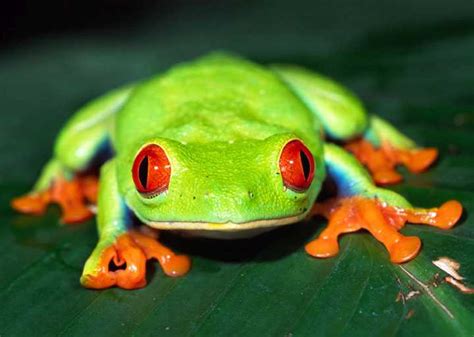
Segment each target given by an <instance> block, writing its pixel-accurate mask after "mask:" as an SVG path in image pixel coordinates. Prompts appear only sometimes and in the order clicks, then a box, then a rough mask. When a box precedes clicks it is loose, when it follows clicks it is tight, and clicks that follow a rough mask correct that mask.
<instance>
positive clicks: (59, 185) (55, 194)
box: [11, 176, 98, 224]
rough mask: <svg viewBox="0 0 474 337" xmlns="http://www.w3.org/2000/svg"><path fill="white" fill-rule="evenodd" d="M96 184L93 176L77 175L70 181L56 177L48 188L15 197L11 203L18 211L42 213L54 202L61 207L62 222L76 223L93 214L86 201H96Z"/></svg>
mask: <svg viewBox="0 0 474 337" xmlns="http://www.w3.org/2000/svg"><path fill="white" fill-rule="evenodd" d="M97 186H98V180H97V178H96V177H95V176H85V177H80V176H77V177H75V178H74V179H73V180H72V181H67V180H66V179H64V178H57V179H56V180H55V181H54V182H53V184H52V185H51V187H50V188H49V189H47V190H45V191H42V192H33V193H30V194H27V195H24V196H22V197H19V198H15V199H13V200H12V202H11V205H12V207H13V209H15V210H16V211H18V212H20V213H25V214H31V215H42V214H44V212H45V211H46V208H47V207H48V205H49V204H51V203H56V204H58V205H59V206H60V207H61V210H62V217H61V221H62V222H63V223H67V224H72V223H78V222H82V221H85V220H87V219H89V218H91V217H92V216H93V215H94V214H93V213H92V211H91V210H90V209H89V208H88V207H87V202H89V203H95V202H96V201H97Z"/></svg>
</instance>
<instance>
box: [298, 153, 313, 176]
mask: <svg viewBox="0 0 474 337" xmlns="http://www.w3.org/2000/svg"><path fill="white" fill-rule="evenodd" d="M300 159H301V166H303V174H304V179H305V180H308V178H309V173H310V172H309V171H310V169H311V165H310V163H309V159H308V156H306V153H304V152H303V151H300Z"/></svg>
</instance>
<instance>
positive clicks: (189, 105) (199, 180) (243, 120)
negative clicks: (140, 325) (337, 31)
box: [35, 54, 415, 277]
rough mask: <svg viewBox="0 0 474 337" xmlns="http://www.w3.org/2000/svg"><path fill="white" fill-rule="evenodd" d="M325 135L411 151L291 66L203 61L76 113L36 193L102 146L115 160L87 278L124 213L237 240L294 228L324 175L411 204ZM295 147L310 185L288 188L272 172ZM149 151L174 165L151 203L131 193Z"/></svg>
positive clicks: (217, 58)
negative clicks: (310, 162) (300, 146)
mask: <svg viewBox="0 0 474 337" xmlns="http://www.w3.org/2000/svg"><path fill="white" fill-rule="evenodd" d="M325 135H328V136H329V137H330V138H331V139H335V140H340V141H344V140H348V139H351V138H354V137H356V136H360V135H363V136H364V138H366V140H368V141H370V142H371V143H372V144H374V145H378V144H379V143H380V141H381V135H383V137H384V140H388V141H390V142H391V143H392V144H394V145H395V146H397V147H399V148H403V149H408V148H413V147H415V144H414V143H413V142H412V141H411V140H409V139H408V138H406V137H405V136H403V135H402V134H400V133H399V132H398V131H397V130H396V129H395V128H393V127H392V126H391V125H389V124H388V123H387V122H385V121H383V120H381V119H380V118H377V117H374V116H370V115H368V114H367V113H366V112H365V110H364V108H363V106H362V104H361V103H360V101H359V100H358V99H357V98H356V97H355V96H354V95H353V94H351V93H350V92H349V91H348V90H346V89H344V88H343V87H341V86H340V85H338V84H336V83H335V82H333V81H331V80H330V79H328V78H325V77H323V76H321V75H318V74H315V73H312V72H310V71H307V70H304V69H302V68H298V67H293V66H277V65H275V66H272V67H270V68H266V67H262V66H260V65H257V64H254V63H251V62H249V61H247V60H243V59H241V58H238V57H235V56H230V55H225V54H211V55H208V56H206V57H204V58H201V59H198V60H196V61H193V62H190V63H185V64H182V65H178V66H176V67H174V68H172V69H171V70H169V71H167V72H166V73H164V74H161V75H158V76H156V77H154V78H151V79H150V80H147V81H144V82H141V83H138V84H136V85H132V86H128V87H125V88H121V89H118V90H116V91H113V92H111V93H109V94H107V95H105V96H103V97H100V98H98V99H97V100H95V101H93V102H91V103H90V104H88V105H87V106H85V107H84V108H82V109H81V110H79V111H78V113H76V115H74V117H73V118H72V119H71V120H70V121H69V122H68V123H67V125H66V126H65V128H64V129H63V130H62V132H61V134H60V135H59V138H58V140H57V142H56V146H55V151H54V158H53V159H52V160H51V161H50V162H49V163H48V165H46V167H45V169H44V171H43V174H42V176H41V177H40V179H39V180H38V182H37V184H36V186H35V190H36V191H41V190H44V189H46V188H48V187H49V186H50V184H51V182H52V181H53V180H54V179H55V178H56V177H58V176H59V175H63V176H65V177H72V176H73V175H74V173H75V172H77V171H81V170H84V169H86V168H87V167H88V165H89V164H90V162H91V160H92V158H94V157H95V156H96V155H97V153H98V152H99V150H100V149H101V148H102V146H103V144H104V142H107V141H108V142H109V143H110V144H112V147H113V149H114V152H115V157H114V158H112V159H111V160H109V161H108V162H107V163H105V164H104V165H103V166H102V169H101V175H100V190H99V200H98V231H99V243H98V244H97V247H96V249H95V250H94V252H93V253H92V255H91V257H90V258H89V259H88V261H87V262H86V265H85V267H84V272H83V277H84V275H94V274H95V273H96V268H97V264H98V262H99V258H100V255H101V253H102V252H103V250H104V249H105V248H106V247H107V246H109V245H111V244H113V242H114V241H115V239H116V238H117V237H118V236H119V235H121V234H123V233H125V232H127V230H128V229H129V226H130V225H131V224H130V216H129V212H130V211H131V212H132V213H134V214H135V215H136V216H137V217H138V218H139V219H140V220H141V221H142V222H143V223H145V224H147V225H149V226H151V227H155V228H160V229H179V230H186V231H190V232H192V233H194V234H198V235H205V236H210V237H223V238H232V237H242V236H250V235H255V234H258V233H259V232H262V231H265V230H269V229H271V228H274V227H276V226H280V225H285V224H289V223H294V222H297V221H299V220H301V219H303V218H304V217H305V216H307V215H308V212H309V211H310V209H311V207H312V205H313V204H314V202H315V199H316V197H317V195H318V193H319V191H320V189H321V185H322V183H323V181H324V179H325V178H326V175H327V174H329V175H332V176H333V177H334V179H335V181H336V183H337V185H338V188H339V193H340V194H341V195H344V196H353V195H361V196H365V197H369V198H379V199H381V200H383V201H385V202H387V203H388V204H389V205H392V206H398V207H403V208H412V206H411V205H410V204H409V203H408V202H407V201H406V200H405V199H404V198H403V197H401V196H400V195H398V194H396V193H394V192H391V191H389V190H385V189H381V188H378V187H376V186H375V185H374V184H373V182H372V179H371V178H370V176H369V174H368V173H367V172H366V170H365V169H364V168H363V167H362V166H361V164H360V163H359V162H358V161H357V160H356V159H355V158H354V157H353V156H352V155H350V154H349V153H347V152H346V151H345V150H343V149H342V148H340V147H338V146H336V145H334V144H331V143H326V141H325V139H326V137H325ZM292 139H300V140H301V141H302V142H303V143H304V144H305V145H306V146H307V147H308V148H309V149H310V151H311V152H312V154H313V156H314V160H315V168H316V169H315V176H314V179H313V182H312V184H311V186H310V188H309V189H308V190H306V191H304V192H295V191H292V190H291V189H288V188H286V187H285V186H284V184H283V181H282V179H281V176H280V172H279V156H280V153H281V150H282V148H283V146H284V145H285V144H286V143H287V142H288V141H290V140H292ZM150 143H156V144H159V145H160V146H161V147H162V148H163V149H164V150H165V152H166V154H167V156H168V158H169V160H170V163H171V167H172V173H171V179H170V184H169V188H168V190H167V191H166V192H164V193H161V194H159V195H157V196H155V197H153V198H145V197H143V196H142V195H141V194H140V193H138V192H137V190H136V188H135V185H134V183H133V179H132V174H131V168H132V164H133V161H134V159H135V157H136V155H137V153H138V152H139V150H140V149H141V148H143V147H144V146H146V145H148V144H150Z"/></svg>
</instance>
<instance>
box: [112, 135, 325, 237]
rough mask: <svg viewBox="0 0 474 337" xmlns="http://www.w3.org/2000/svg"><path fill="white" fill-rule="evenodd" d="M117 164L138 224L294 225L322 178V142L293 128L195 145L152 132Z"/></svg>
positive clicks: (221, 228)
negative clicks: (310, 140) (264, 135)
mask: <svg viewBox="0 0 474 337" xmlns="http://www.w3.org/2000/svg"><path fill="white" fill-rule="evenodd" d="M119 160H120V157H119ZM121 163H122V165H120V167H121V170H120V171H121V172H120V171H119V174H120V175H121V177H122V178H123V179H120V181H121V182H124V181H125V182H126V183H125V184H124V185H123V186H121V190H122V192H123V193H124V194H125V198H126V201H127V204H128V205H129V207H130V208H131V209H132V210H133V211H134V213H135V214H136V215H137V216H138V217H139V218H140V219H141V220H142V221H143V222H145V223H147V224H149V225H150V226H152V227H156V228H166V229H187V230H213V231H236V230H245V229H255V228H263V227H273V226H277V225H283V224H287V223H293V222H296V221H298V220H300V219H302V218H303V217H305V215H306V214H307V213H308V212H309V210H310V208H311V206H312V204H313V203H314V200H315V198H316V196H317V193H318V192H319V189H320V187H321V182H322V181H321V180H322V179H323V177H324V165H323V162H322V150H321V144H319V143H310V144H309V143H307V142H306V143H305V142H304V141H303V140H302V139H300V138H298V137H296V136H295V135H293V134H280V135H274V136H271V137H268V138H266V139H263V140H241V141H235V142H212V143H193V144H182V143H179V142H176V141H173V140H169V139H163V138H157V139H153V140H150V141H147V142H146V143H145V144H142V145H141V147H137V148H136V149H135V150H134V153H133V154H131V155H130V156H127V159H126V160H124V161H121Z"/></svg>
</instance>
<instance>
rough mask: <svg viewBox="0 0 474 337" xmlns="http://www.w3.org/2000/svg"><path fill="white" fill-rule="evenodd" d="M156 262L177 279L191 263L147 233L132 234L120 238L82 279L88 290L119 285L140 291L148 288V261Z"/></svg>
mask: <svg viewBox="0 0 474 337" xmlns="http://www.w3.org/2000/svg"><path fill="white" fill-rule="evenodd" d="M148 259H156V260H158V262H159V263H160V265H161V268H162V269H163V271H164V273H165V274H166V275H168V276H172V277H177V276H182V275H184V274H186V273H187V272H188V271H189V269H190V268H191V261H190V259H189V258H188V257H187V256H185V255H176V254H175V253H173V252H172V251H171V250H170V249H169V248H167V247H165V246H163V245H162V244H161V243H159V242H158V241H156V238H152V237H150V236H147V235H145V234H142V233H139V232H136V231H131V232H128V233H125V234H122V235H121V236H119V237H118V238H117V240H116V242H115V243H114V244H112V245H111V246H109V247H107V248H106V249H105V250H104V251H103V252H102V253H101V255H100V258H99V262H98V264H97V265H96V267H95V270H94V271H93V272H92V273H91V274H87V272H86V271H85V274H83V276H82V277H81V283H82V285H83V286H85V287H86V288H93V289H103V288H109V287H112V286H118V287H120V288H124V289H137V288H142V287H144V286H145V285H146V278H145V274H146V261H147V260H148Z"/></svg>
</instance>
